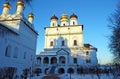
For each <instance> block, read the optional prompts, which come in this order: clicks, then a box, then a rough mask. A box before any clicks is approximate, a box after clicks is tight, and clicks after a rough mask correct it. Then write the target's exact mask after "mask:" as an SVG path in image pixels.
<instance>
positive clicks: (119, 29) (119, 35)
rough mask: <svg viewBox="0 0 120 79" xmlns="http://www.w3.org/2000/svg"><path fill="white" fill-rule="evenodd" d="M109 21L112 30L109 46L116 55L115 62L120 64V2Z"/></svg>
mask: <svg viewBox="0 0 120 79" xmlns="http://www.w3.org/2000/svg"><path fill="white" fill-rule="evenodd" d="M109 22H110V24H109V27H110V28H111V31H112V34H111V36H110V38H109V39H110V43H109V48H110V51H111V53H112V54H113V55H114V63H119V64H120V2H119V3H118V5H117V8H116V10H115V12H114V13H113V14H112V15H111V16H110V18H109Z"/></svg>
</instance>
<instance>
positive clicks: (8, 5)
mask: <svg viewBox="0 0 120 79" xmlns="http://www.w3.org/2000/svg"><path fill="white" fill-rule="evenodd" d="M9 1H10V0H8V2H7V3H5V4H4V5H3V7H7V8H8V9H11V6H10V3H9Z"/></svg>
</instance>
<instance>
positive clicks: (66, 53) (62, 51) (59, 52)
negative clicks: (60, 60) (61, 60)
mask: <svg viewBox="0 0 120 79" xmlns="http://www.w3.org/2000/svg"><path fill="white" fill-rule="evenodd" d="M56 54H57V55H58V54H59V55H69V52H68V51H67V50H65V49H63V48H62V49H60V50H58V51H57V52H56Z"/></svg>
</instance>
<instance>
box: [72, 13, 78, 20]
mask: <svg viewBox="0 0 120 79" xmlns="http://www.w3.org/2000/svg"><path fill="white" fill-rule="evenodd" d="M71 18H78V17H77V15H75V14H74V13H73V14H72V15H71V16H70V19H71Z"/></svg>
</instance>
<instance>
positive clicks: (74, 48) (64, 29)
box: [35, 13, 98, 74]
mask: <svg viewBox="0 0 120 79" xmlns="http://www.w3.org/2000/svg"><path fill="white" fill-rule="evenodd" d="M83 29H84V27H83V25H79V24H78V17H77V15H75V14H74V13H73V14H72V15H71V16H70V17H69V16H68V15H67V14H65V13H64V14H62V15H61V17H60V25H59V24H58V18H57V17H56V16H55V15H53V16H52V17H51V20H50V26H49V27H45V46H44V51H42V52H40V54H39V55H37V56H36V62H35V71H37V70H39V71H40V72H41V73H44V74H48V73H55V74H63V73H69V72H70V71H72V72H73V73H76V72H77V70H78V68H79V67H95V66H97V64H98V60H97V56H96V52H97V48H95V47H93V46H92V45H90V44H85V43H84V39H83Z"/></svg>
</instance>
